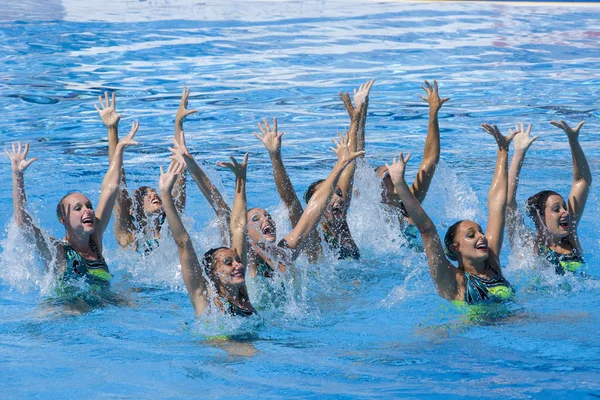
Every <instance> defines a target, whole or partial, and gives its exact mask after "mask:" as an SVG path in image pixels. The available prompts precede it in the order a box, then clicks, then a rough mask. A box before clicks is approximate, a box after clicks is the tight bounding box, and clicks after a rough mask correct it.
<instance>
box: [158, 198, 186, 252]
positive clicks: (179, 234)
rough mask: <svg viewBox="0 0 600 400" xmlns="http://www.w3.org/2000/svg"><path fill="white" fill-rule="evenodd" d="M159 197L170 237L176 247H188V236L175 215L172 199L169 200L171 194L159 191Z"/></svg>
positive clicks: (175, 210)
mask: <svg viewBox="0 0 600 400" xmlns="http://www.w3.org/2000/svg"><path fill="white" fill-rule="evenodd" d="M160 196H161V198H162V201H163V210H164V211H165V215H166V217H167V221H168V223H169V228H170V229H171V235H172V236H173V239H174V240H175V243H176V244H177V247H178V248H183V247H186V246H189V245H190V244H191V239H190V236H189V234H188V232H187V230H186V229H185V227H184V226H183V223H182V222H181V218H180V217H179V214H178V213H177V208H176V207H175V202H174V201H173V198H171V193H170V192H169V191H165V190H161V192H160Z"/></svg>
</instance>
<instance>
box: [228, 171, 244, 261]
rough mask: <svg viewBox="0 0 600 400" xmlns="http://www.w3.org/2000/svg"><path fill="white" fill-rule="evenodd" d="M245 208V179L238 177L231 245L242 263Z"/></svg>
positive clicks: (232, 219)
mask: <svg viewBox="0 0 600 400" xmlns="http://www.w3.org/2000/svg"><path fill="white" fill-rule="evenodd" d="M246 209H247V201H246V179H245V178H239V177H238V178H236V182H235V197H234V200H233V210H232V212H231V228H230V229H231V247H232V248H233V249H234V250H236V252H237V254H238V255H239V256H240V258H241V259H242V264H244V265H246V264H247V254H246V225H247V223H248V217H247V211H246Z"/></svg>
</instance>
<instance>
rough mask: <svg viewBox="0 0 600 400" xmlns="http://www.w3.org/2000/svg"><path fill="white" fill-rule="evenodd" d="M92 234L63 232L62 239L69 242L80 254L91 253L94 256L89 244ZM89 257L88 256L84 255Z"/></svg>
mask: <svg viewBox="0 0 600 400" xmlns="http://www.w3.org/2000/svg"><path fill="white" fill-rule="evenodd" d="M92 236H93V234H92V235H77V234H74V233H69V232H68V231H67V233H66V234H65V238H64V239H63V240H64V241H65V242H67V243H68V244H69V246H71V247H72V248H73V249H74V250H75V251H76V252H78V253H80V254H86V255H93V256H94V257H95V256H96V254H95V252H94V251H93V250H92V246H91V244H90V242H91V240H92ZM86 258H89V257H86Z"/></svg>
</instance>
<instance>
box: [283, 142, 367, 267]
mask: <svg viewBox="0 0 600 400" xmlns="http://www.w3.org/2000/svg"><path fill="white" fill-rule="evenodd" d="M339 136H340V143H338V142H336V141H335V140H333V142H334V143H335V145H336V147H335V148H333V147H331V149H332V150H333V151H334V152H335V153H336V154H337V157H338V160H337V162H336V163H335V165H334V166H333V169H332V170H331V173H330V174H329V176H328V177H327V179H325V180H324V181H323V182H322V183H321V184H320V185H319V186H318V188H317V190H316V191H315V193H314V194H313V195H312V196H311V198H310V200H309V202H308V204H307V205H306V209H305V210H304V212H303V213H302V217H300V221H298V224H297V225H296V226H295V227H294V229H293V230H292V232H290V233H289V234H288V235H287V236H286V237H285V238H284V240H285V242H286V243H287V246H288V247H289V248H291V249H294V250H295V251H294V258H295V257H297V256H298V254H299V251H300V250H301V249H302V246H303V245H305V244H306V242H307V240H306V239H307V238H308V235H309V234H310V232H311V231H312V230H314V229H315V226H316V225H317V223H318V222H319V220H320V219H321V216H322V215H323V213H324V212H325V208H326V207H327V204H328V203H329V199H331V196H332V195H333V192H334V190H335V188H336V186H338V180H339V179H340V176H341V174H342V172H343V171H344V168H346V167H347V166H348V164H350V163H351V162H352V161H353V160H354V159H355V158H356V157H359V156H361V155H362V154H364V152H363V151H359V152H353V151H351V150H350V147H349V141H350V138H349V135H347V136H346V137H345V138H344V137H342V135H341V134H339Z"/></svg>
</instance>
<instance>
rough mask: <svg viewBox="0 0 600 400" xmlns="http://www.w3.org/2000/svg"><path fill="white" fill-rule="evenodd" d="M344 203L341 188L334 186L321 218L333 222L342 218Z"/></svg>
mask: <svg viewBox="0 0 600 400" xmlns="http://www.w3.org/2000/svg"><path fill="white" fill-rule="evenodd" d="M319 186H320V185H319ZM345 204H346V201H345V200H344V194H343V193H342V189H340V188H339V187H336V188H335V192H333V196H331V199H330V200H329V203H328V204H327V207H325V212H324V213H323V218H325V219H326V220H327V221H328V222H334V221H337V220H340V219H342V217H343V216H344V207H345Z"/></svg>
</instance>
